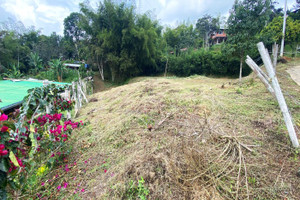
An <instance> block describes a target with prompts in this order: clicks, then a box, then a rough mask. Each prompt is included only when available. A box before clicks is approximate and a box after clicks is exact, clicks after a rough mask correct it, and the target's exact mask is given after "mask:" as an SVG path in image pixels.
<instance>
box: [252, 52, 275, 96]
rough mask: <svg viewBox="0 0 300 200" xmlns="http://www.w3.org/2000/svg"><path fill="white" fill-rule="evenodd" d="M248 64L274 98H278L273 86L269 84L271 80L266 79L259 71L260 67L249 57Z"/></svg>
mask: <svg viewBox="0 0 300 200" xmlns="http://www.w3.org/2000/svg"><path fill="white" fill-rule="evenodd" d="M246 63H247V64H248V65H249V67H250V68H251V69H252V70H253V72H254V73H255V74H256V75H257V76H258V78H259V79H260V80H261V82H262V83H263V84H264V85H265V86H266V88H267V89H268V90H269V92H270V93H271V94H272V96H273V97H275V98H276V96H275V92H274V90H273V88H272V86H271V85H270V83H269V81H268V80H269V78H268V77H267V78H265V77H264V76H263V75H262V74H261V73H260V72H259V70H258V69H260V68H259V66H258V65H257V64H256V63H255V62H254V61H253V60H252V59H251V58H250V56H247V59H246Z"/></svg>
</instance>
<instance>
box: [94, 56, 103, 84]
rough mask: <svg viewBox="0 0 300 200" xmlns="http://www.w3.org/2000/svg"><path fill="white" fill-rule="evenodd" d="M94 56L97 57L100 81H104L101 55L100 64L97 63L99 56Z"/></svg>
mask: <svg viewBox="0 0 300 200" xmlns="http://www.w3.org/2000/svg"><path fill="white" fill-rule="evenodd" d="M96 58H97V67H98V69H99V74H100V76H101V79H102V81H104V73H103V59H102V57H101V61H100V64H99V58H98V56H96Z"/></svg>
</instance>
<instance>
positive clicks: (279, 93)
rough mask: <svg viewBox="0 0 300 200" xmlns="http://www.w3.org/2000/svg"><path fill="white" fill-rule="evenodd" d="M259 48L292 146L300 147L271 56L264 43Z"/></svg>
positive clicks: (258, 45) (259, 44)
mask: <svg viewBox="0 0 300 200" xmlns="http://www.w3.org/2000/svg"><path fill="white" fill-rule="evenodd" d="M257 47H258V51H259V53H260V55H261V57H262V60H263V62H264V65H265V67H266V70H267V72H268V75H269V77H270V79H271V85H272V87H273V89H274V91H275V96H276V99H277V101H278V103H279V107H280V110H281V112H282V114H283V118H284V121H285V124H286V127H287V130H288V132H289V136H290V139H291V141H292V144H293V146H294V147H299V141H298V138H297V135H296V132H295V129H294V125H293V122H292V118H291V116H290V113H289V110H288V107H287V105H286V102H285V99H284V96H283V94H282V91H281V89H280V85H279V82H278V80H277V78H276V75H275V72H274V67H273V65H272V61H271V59H270V56H268V52H266V49H265V47H264V44H263V43H262V42H260V43H258V44H257Z"/></svg>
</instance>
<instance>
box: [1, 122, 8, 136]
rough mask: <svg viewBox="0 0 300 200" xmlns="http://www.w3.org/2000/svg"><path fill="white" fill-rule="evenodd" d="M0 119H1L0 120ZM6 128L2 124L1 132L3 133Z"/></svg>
mask: <svg viewBox="0 0 300 200" xmlns="http://www.w3.org/2000/svg"><path fill="white" fill-rule="evenodd" d="M0 121H1V120H0ZM7 130H8V127H7V126H2V128H1V132H2V133H4V132H6V131H7Z"/></svg>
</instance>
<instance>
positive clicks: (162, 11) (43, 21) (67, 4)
mask: <svg viewBox="0 0 300 200" xmlns="http://www.w3.org/2000/svg"><path fill="white" fill-rule="evenodd" d="M82 1H83V0H0V22H3V21H7V19H8V18H12V19H14V20H16V21H21V22H22V23H23V24H24V25H25V26H26V27H29V26H35V28H36V29H41V31H42V34H46V35H50V34H51V33H52V32H54V31H55V32H57V33H58V34H61V35H62V34H63V20H64V18H66V17H67V16H68V15H69V14H70V13H71V12H79V3H80V2H82ZM116 1H122V0H116ZM123 1H130V0H123ZM277 1H278V2H280V3H279V5H278V7H283V2H284V0H277ZM97 2H99V0H90V3H91V5H92V6H95V5H97ZM136 2H137V5H139V2H141V3H140V5H141V6H138V8H140V9H139V10H140V11H141V12H146V11H151V13H152V16H153V17H155V18H156V19H158V20H159V21H160V22H161V24H162V25H169V26H176V25H177V24H178V23H181V22H183V21H186V22H189V23H194V22H195V21H196V20H197V19H198V18H200V17H202V16H203V15H205V14H211V15H213V16H225V17H226V16H228V11H229V9H230V8H231V7H232V5H233V2H234V0H136ZM295 2H296V0H288V7H291V6H292V5H293V4H294V3H295Z"/></svg>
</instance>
